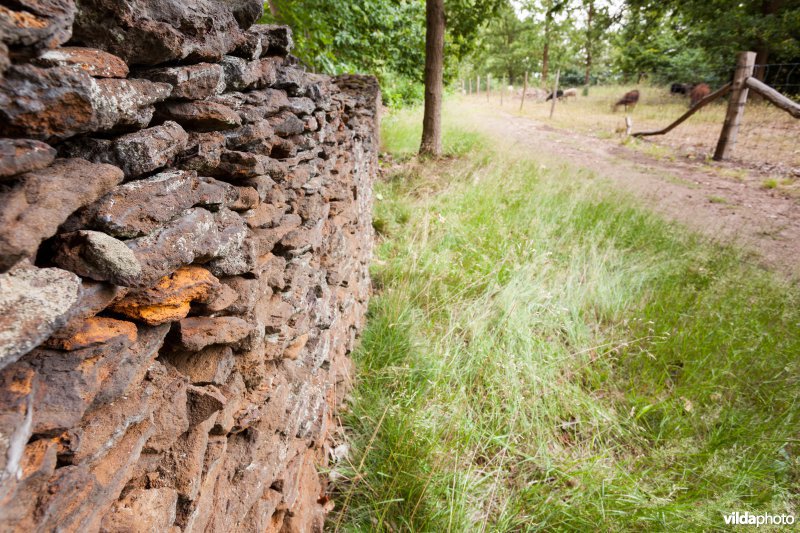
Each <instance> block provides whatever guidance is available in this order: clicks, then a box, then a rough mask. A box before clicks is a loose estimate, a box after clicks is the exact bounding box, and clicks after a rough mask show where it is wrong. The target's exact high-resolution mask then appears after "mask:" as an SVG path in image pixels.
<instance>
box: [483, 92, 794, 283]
mask: <svg viewBox="0 0 800 533" xmlns="http://www.w3.org/2000/svg"><path fill="white" fill-rule="evenodd" d="M473 107H474V109H473ZM470 110H471V111H474V114H473V118H474V119H475V120H478V121H480V125H481V128H482V130H484V131H486V132H487V133H489V134H491V135H494V136H496V137H497V138H498V139H499V140H501V141H502V142H509V143H512V144H514V145H517V146H521V147H523V148H525V149H527V148H528V147H529V148H530V149H531V150H532V151H533V152H534V153H535V154H536V155H537V157H544V158H545V159H551V160H552V161H553V162H554V163H555V162H560V163H565V164H569V165H575V166H579V167H584V168H587V169H590V170H592V171H594V172H595V173H596V174H597V175H598V176H600V177H605V178H609V179H610V180H612V182H613V183H615V184H616V185H618V186H619V187H620V188H622V189H624V190H627V191H629V192H631V193H633V194H634V195H636V196H638V197H640V198H642V199H643V200H644V201H645V204H646V205H648V206H649V207H651V208H653V209H654V210H655V211H657V212H659V213H661V214H663V215H666V216H667V217H668V218H670V219H674V220H677V221H679V222H681V223H683V224H685V225H687V226H688V227H690V228H693V229H696V230H699V231H701V232H703V233H705V234H707V235H709V236H711V237H712V238H713V239H720V240H722V241H724V242H735V243H736V244H738V245H740V246H743V247H745V248H746V249H748V250H752V251H753V252H754V253H755V257H756V261H758V262H759V263H760V264H762V265H763V266H765V267H767V268H771V269H774V270H777V271H779V272H782V273H784V274H787V275H788V276H789V277H790V278H792V279H794V280H796V281H797V280H800V202H798V200H796V199H792V198H787V197H784V196H782V195H780V194H778V193H775V192H774V191H770V190H767V189H764V188H762V187H761V180H762V179H763V177H759V176H755V175H743V173H741V172H738V173H737V177H736V178H732V177H731V178H729V177H726V176H722V175H719V173H718V172H716V171H715V170H714V168H703V166H704V165H702V164H699V163H697V162H692V161H679V160H676V161H673V160H665V159H657V158H654V157H652V156H649V155H647V154H645V153H643V152H642V151H640V150H637V149H635V148H630V147H628V146H624V145H622V144H620V142H619V141H618V140H604V139H598V138H596V137H591V136H588V135H584V134H581V133H575V132H572V131H568V130H563V129H556V128H553V127H551V126H548V125H547V124H544V123H542V122H539V121H536V120H534V119H531V118H527V117H521V116H516V115H513V114H511V113H509V112H508V111H503V110H502V109H500V108H489V107H482V106H479V105H476V104H472V105H470ZM739 178H741V179H739Z"/></svg>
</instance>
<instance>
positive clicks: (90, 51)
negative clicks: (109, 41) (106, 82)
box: [33, 46, 128, 78]
mask: <svg viewBox="0 0 800 533" xmlns="http://www.w3.org/2000/svg"><path fill="white" fill-rule="evenodd" d="M33 63H34V64H35V65H37V66H40V67H73V68H78V69H80V70H82V71H84V72H86V73H87V74H88V75H89V76H92V77H93V78H126V77H128V65H126V64H125V62H124V61H123V60H122V59H120V58H118V57H117V56H115V55H113V54H109V53H108V52H104V51H102V50H97V49H95V48H83V47H80V46H64V47H62V48H58V49H55V50H47V51H45V52H43V53H42V54H41V55H39V56H38V57H37V58H35V59H34V60H33Z"/></svg>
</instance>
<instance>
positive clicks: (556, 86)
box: [550, 69, 561, 118]
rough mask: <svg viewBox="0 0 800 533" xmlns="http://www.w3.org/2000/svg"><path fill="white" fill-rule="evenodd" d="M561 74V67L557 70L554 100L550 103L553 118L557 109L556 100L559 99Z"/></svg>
mask: <svg viewBox="0 0 800 533" xmlns="http://www.w3.org/2000/svg"><path fill="white" fill-rule="evenodd" d="M560 76H561V69H558V70H557V71H556V85H555V87H553V101H552V103H551V104H550V118H553V113H554V112H555V110H556V100H558V78H559V77H560Z"/></svg>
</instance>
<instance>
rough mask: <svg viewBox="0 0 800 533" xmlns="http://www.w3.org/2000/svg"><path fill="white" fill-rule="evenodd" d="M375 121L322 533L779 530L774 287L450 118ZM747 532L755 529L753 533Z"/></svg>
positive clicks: (782, 495)
mask: <svg viewBox="0 0 800 533" xmlns="http://www.w3.org/2000/svg"><path fill="white" fill-rule="evenodd" d="M419 122H420V118H419V114H418V112H417V111H409V112H404V113H400V114H396V115H392V116H390V117H389V118H388V119H387V120H385V122H384V137H383V140H384V143H385V149H386V150H387V151H388V152H389V153H391V154H393V157H394V159H395V161H398V160H400V161H404V163H403V164H395V165H393V166H389V167H388V168H387V174H388V175H387V177H386V179H385V181H382V182H381V183H379V184H377V195H378V197H379V198H381V200H379V201H377V203H376V206H375V225H376V228H378V229H379V233H380V238H379V243H378V246H377V250H376V256H377V257H376V261H375V264H374V267H373V278H374V280H375V285H376V287H377V289H378V290H377V294H376V295H375V297H374V298H373V300H372V302H371V305H370V311H369V319H368V325H367V328H366V330H365V332H364V334H363V337H362V339H361V344H360V347H359V348H358V349H357V351H356V352H355V353H354V354H353V357H354V360H355V362H356V365H357V369H358V384H357V387H356V388H355V390H354V391H353V393H352V396H351V398H350V401H349V404H348V407H347V410H346V412H345V413H344V415H343V421H344V425H345V428H346V432H347V436H348V440H349V445H350V455H349V457H348V459H346V460H343V461H340V462H339V463H338V464H335V465H333V466H332V468H333V470H334V471H335V472H334V474H335V475H334V476H332V477H334V478H336V479H338V481H337V482H336V483H335V485H334V498H335V501H336V510H335V511H334V512H333V513H332V514H331V515H330V516H329V524H328V527H329V529H330V530H341V531H420V532H422V531H425V532H427V531H436V532H439V531H464V532H473V531H532V530H548V531H549V530H559V531H573V530H579V531H583V530H593V529H594V530H602V531H644V530H647V531H698V530H722V529H723V521H722V514H723V513H730V512H733V511H737V510H738V511H741V512H744V511H746V510H747V511H751V512H768V513H772V514H786V513H794V514H795V515H796V514H797V506H798V496H797V495H798V482H800V459H798V451H799V450H800V446H799V445H798V432H799V430H798V428H800V420H799V418H800V409H799V408H798V395H797V391H798V385H799V384H800V383H798V381H799V380H798V377H799V376H800V363H799V361H798V354H800V335H799V334H798V331H800V305H799V304H800V294H799V293H798V290H797V287H796V286H793V285H792V284H790V283H789V282H787V281H782V280H780V279H778V278H776V277H774V276H772V275H770V274H769V273H767V272H764V271H762V270H760V269H758V268H756V267H754V266H751V265H750V264H749V263H748V262H747V261H745V260H743V259H746V258H743V257H742V255H741V254H740V252H738V251H737V250H735V249H731V248H723V247H720V246H718V245H715V244H711V243H709V242H707V241H706V240H704V239H703V238H701V237H698V236H697V235H694V234H692V233H689V232H688V231H686V230H684V229H682V228H681V227H678V226H675V225H672V224H668V223H666V222H664V221H663V220H661V219H659V218H657V217H656V216H654V215H652V214H651V213H649V212H647V211H645V210H643V209H641V208H639V207H637V206H636V204H635V203H634V202H633V201H632V200H631V199H630V198H626V197H621V196H620V194H619V192H615V191H611V190H610V189H609V188H608V187H609V186H608V185H607V183H606V182H605V181H603V179H602V178H597V177H595V178H591V177H590V176H591V173H588V172H585V171H583V170H580V169H573V168H571V167H569V166H564V167H561V168H550V167H544V166H543V165H541V164H540V163H539V162H538V161H537V160H536V159H535V158H533V157H532V156H530V155H529V154H521V153H516V152H514V151H513V149H512V148H500V147H499V146H496V145H494V144H493V143H492V142H491V141H490V140H489V139H487V138H484V137H482V136H480V135H479V134H477V133H475V130H474V129H472V128H473V127H472V126H470V125H468V121H467V120H466V119H465V118H464V117H458V116H457V115H456V110H453V109H450V110H449V116H448V117H447V119H446V121H445V122H446V124H449V125H451V128H450V129H449V130H446V132H445V145H446V149H447V150H448V151H449V153H451V154H452V157H450V158H448V159H446V160H445V161H442V162H430V161H429V162H425V163H420V162H418V161H416V160H414V159H413V158H411V155H410V154H412V153H413V152H414V151H415V150H416V147H417V143H418V139H419V130H418V129H417V124H418V123H419ZM763 529H764V530H769V529H768V528H763Z"/></svg>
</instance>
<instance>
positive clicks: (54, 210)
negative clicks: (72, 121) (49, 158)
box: [0, 159, 122, 271]
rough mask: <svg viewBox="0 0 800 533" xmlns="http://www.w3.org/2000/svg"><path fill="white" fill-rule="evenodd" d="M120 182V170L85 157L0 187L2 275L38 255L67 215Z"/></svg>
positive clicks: (36, 172)
mask: <svg viewBox="0 0 800 533" xmlns="http://www.w3.org/2000/svg"><path fill="white" fill-rule="evenodd" d="M120 181H122V171H121V170H120V169H118V168H116V167H113V166H110V165H96V164H93V163H89V162H88V161H86V160H83V159H57V160H56V161H55V163H53V165H52V166H50V167H47V168H45V169H42V170H36V171H33V172H28V173H26V174H22V175H20V176H19V178H18V179H16V180H14V181H12V182H8V183H0V205H2V206H3V209H2V210H0V271H5V270H7V269H9V268H10V267H11V266H13V265H14V264H15V263H17V262H18V261H19V260H21V259H23V258H25V257H30V256H32V255H34V254H35V253H36V250H37V249H38V247H39V244H40V243H41V242H42V241H43V240H44V239H47V238H48V237H51V236H53V235H54V234H55V233H56V231H57V230H58V225H59V224H60V223H61V222H63V221H64V220H65V219H66V218H67V217H68V216H69V215H70V214H71V213H73V212H75V211H76V210H77V209H79V208H81V207H83V206H84V205H87V204H90V203H91V202H94V201H95V200H97V199H98V198H100V197H101V196H103V195H104V194H105V193H106V192H108V191H109V190H110V189H111V188H112V187H114V185H116V184H117V183H119V182H120Z"/></svg>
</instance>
